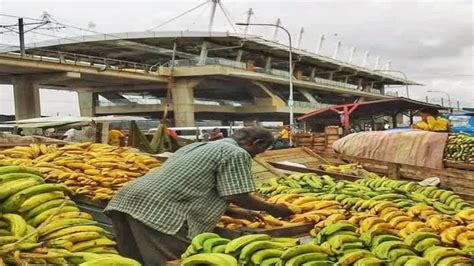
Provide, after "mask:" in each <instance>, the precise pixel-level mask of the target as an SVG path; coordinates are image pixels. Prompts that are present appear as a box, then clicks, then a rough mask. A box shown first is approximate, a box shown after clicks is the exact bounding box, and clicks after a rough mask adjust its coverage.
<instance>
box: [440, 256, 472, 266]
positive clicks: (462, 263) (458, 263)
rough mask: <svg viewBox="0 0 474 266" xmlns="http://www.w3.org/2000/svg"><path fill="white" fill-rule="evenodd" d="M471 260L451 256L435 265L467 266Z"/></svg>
mask: <svg viewBox="0 0 474 266" xmlns="http://www.w3.org/2000/svg"><path fill="white" fill-rule="evenodd" d="M472 264H473V261H472V259H470V258H468V257H463V256H452V257H446V258H444V259H441V260H439V261H438V264H437V265H440V266H468V265H472Z"/></svg>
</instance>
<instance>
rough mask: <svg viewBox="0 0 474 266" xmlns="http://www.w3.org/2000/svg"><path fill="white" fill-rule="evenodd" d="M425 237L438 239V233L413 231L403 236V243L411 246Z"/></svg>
mask: <svg viewBox="0 0 474 266" xmlns="http://www.w3.org/2000/svg"><path fill="white" fill-rule="evenodd" d="M426 238H434V239H438V240H439V239H440V237H439V236H438V235H435V234H433V233H427V232H415V233H413V234H411V235H409V236H408V237H406V238H405V241H404V242H405V243H406V244H407V245H409V246H411V247H414V246H415V245H416V244H418V242H420V241H422V240H424V239H426Z"/></svg>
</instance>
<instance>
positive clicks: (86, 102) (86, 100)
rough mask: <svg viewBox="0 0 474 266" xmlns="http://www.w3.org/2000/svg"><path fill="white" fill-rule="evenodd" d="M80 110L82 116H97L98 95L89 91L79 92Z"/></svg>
mask: <svg viewBox="0 0 474 266" xmlns="http://www.w3.org/2000/svg"><path fill="white" fill-rule="evenodd" d="M77 96H78V99H79V109H80V111H81V116H91V117H93V116H95V106H96V102H97V94H96V93H93V92H89V91H78V92H77Z"/></svg>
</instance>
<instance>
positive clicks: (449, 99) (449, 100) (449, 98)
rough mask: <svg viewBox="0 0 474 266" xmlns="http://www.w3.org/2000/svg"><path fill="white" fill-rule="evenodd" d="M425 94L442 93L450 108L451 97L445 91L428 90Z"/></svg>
mask: <svg viewBox="0 0 474 266" xmlns="http://www.w3.org/2000/svg"><path fill="white" fill-rule="evenodd" d="M427 92H431V93H443V94H444V95H446V96H447V97H448V105H449V107H451V97H450V95H449V93H447V92H445V91H432V90H429V91H427Z"/></svg>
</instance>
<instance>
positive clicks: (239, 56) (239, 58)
mask: <svg viewBox="0 0 474 266" xmlns="http://www.w3.org/2000/svg"><path fill="white" fill-rule="evenodd" d="M243 55H244V50H238V51H237V57H235V61H237V62H240V61H242V56H243Z"/></svg>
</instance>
